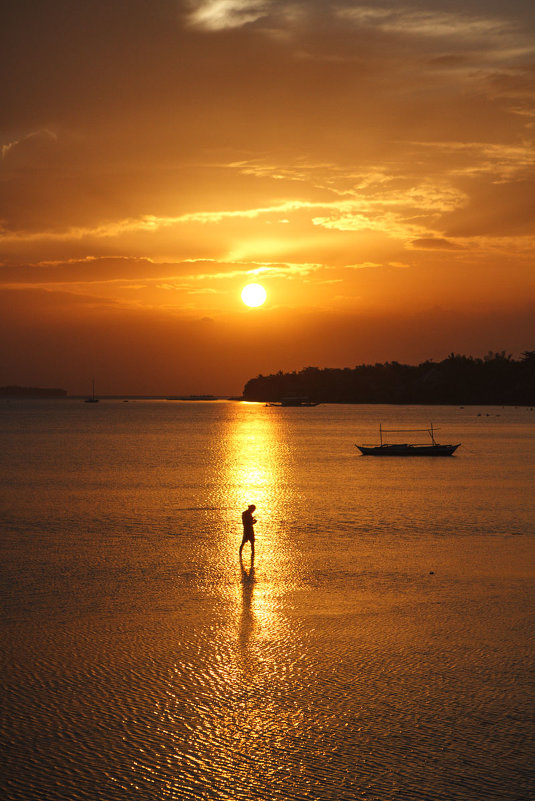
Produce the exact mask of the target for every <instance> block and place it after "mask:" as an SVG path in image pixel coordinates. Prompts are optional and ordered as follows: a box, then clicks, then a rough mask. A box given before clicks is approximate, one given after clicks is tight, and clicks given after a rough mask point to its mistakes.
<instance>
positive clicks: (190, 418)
mask: <svg viewBox="0 0 535 801" xmlns="http://www.w3.org/2000/svg"><path fill="white" fill-rule="evenodd" d="M431 421H432V422H433V424H434V425H435V426H437V427H438V428H439V431H438V439H439V441H442V442H448V443H449V442H452V443H455V442H461V443H462V446H461V448H459V450H458V451H457V455H456V456H454V457H452V458H445V459H429V458H416V459H377V458H375V459H374V458H373V457H362V456H360V455H359V454H358V451H357V450H356V448H355V447H354V443H355V442H370V441H374V440H375V439H376V438H377V430H378V424H379V422H382V423H383V425H385V426H386V427H388V426H390V427H392V428H396V427H397V428H402V427H410V428H414V427H418V428H420V427H422V426H425V425H427V424H428V423H429V422H431ZM0 435H1V443H2V447H1V451H0V460H1V463H2V469H1V472H0V499H1V504H2V556H1V568H2V582H1V588H0V593H1V599H2V606H3V621H2V660H3V669H2V691H3V716H2V724H1V730H0V734H1V740H2V755H3V757H2V758H3V762H4V769H3V771H2V777H1V778H0V797H1V798H2V799H9V800H10V801H11V800H13V801H15V800H16V801H22V800H23V799H24V801H27V800H28V799H30V800H31V801H33V799H45V800H46V799H51V800H52V799H53V800H54V801H57V800H58V799H65V801H67V800H68V801H76V800H77V799H83V800H84V801H85V800H90V801H94V800H95V799H104V800H105V801H123V800H124V799H136V800H138V799H139V801H145V800H146V801H149V800H150V801H153V800H156V799H162V801H171V799H172V800H173V801H174V800H175V799H176V800H177V801H179V800H181V799H207V800H208V799H225V800H228V801H240V800H241V799H244V800H245V799H266V800H267V799H279V800H282V799H284V800H286V799H288V801H289V800H290V799H292V800H293V799H311V800H312V799H314V800H317V801H327V800H329V801H331V800H332V801H346V800H347V801H349V799H363V800H364V801H390V799H402V800H403V801H407V800H409V801H412V799H422V801H423V800H424V799H425V801H428V800H429V799H433V801H434V800H437V801H438V800H441V799H444V801H455V800H456V799H458V800H459V801H490V800H492V799H496V801H498V800H499V801H527V800H528V799H533V798H535V776H534V771H533V764H534V762H533V756H534V748H533V746H534V741H535V729H534V725H533V722H534V714H533V712H534V705H533V699H534V686H533V685H534V679H533V672H532V670H531V668H532V666H533V650H534V649H533V628H534V627H533V619H534V618H533V611H534V603H533V585H534V575H535V570H534V559H533V556H534V550H535V548H534V543H535V492H534V491H533V490H534V477H535V412H533V411H530V410H529V409H525V408H505V409H503V408H482V409H478V408H473V407H467V408H465V409H459V408H454V407H438V408H436V407H435V408H429V407H389V406H330V405H327V406H320V407H317V408H313V409H280V408H269V407H265V406H263V405H260V404H238V403H231V402H216V403H182V402H165V401H159V402H158V401H139V402H132V401H130V402H128V403H124V402H120V401H115V402H114V401H107V402H106V401H105V402H101V403H99V404H95V405H89V404H84V403H81V402H79V401H70V400H66V401H37V402H33V401H20V402H10V403H9V402H6V401H4V402H2V403H0ZM249 503H255V504H256V506H257V511H256V513H255V514H256V517H257V519H258V523H257V526H256V529H257V549H256V550H257V553H256V560H255V564H254V566H252V567H251V565H250V562H249V553H248V552H247V554H246V558H245V559H244V565H243V566H240V562H239V560H238V546H239V543H240V539H241V520H240V515H241V511H242V510H243V509H245V508H246V506H247V505H248V504H249Z"/></svg>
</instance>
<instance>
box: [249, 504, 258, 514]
mask: <svg viewBox="0 0 535 801" xmlns="http://www.w3.org/2000/svg"><path fill="white" fill-rule="evenodd" d="M255 509H256V506H255V505H254V503H250V504H249V511H250V512H254V510H255Z"/></svg>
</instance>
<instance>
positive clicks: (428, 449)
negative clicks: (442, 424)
mask: <svg viewBox="0 0 535 801" xmlns="http://www.w3.org/2000/svg"><path fill="white" fill-rule="evenodd" d="M436 430H437V429H436V428H433V423H430V425H429V428H408V429H407V428H405V429H397V428H389V429H387V428H383V427H382V425H379V438H380V444H379V445H355V447H356V448H358V449H359V451H360V452H361V453H362V455H363V456H452V455H453V454H454V453H455V451H456V450H457V448H458V447H459V445H460V444H461V443H460V442H459V443H458V444H457V445H439V443H438V442H437V441H436V439H435V431H436ZM416 431H427V433H428V434H429V436H430V437H431V445H418V444H413V445H409V444H407V443H402V444H389V443H387V442H383V434H400V433H403V434H406V433H414V432H416Z"/></svg>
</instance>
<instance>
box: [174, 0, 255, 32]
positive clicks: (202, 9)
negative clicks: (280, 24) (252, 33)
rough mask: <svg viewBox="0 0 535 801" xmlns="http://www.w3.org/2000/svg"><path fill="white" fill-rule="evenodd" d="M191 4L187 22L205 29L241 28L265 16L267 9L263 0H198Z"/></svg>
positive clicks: (194, 26)
mask: <svg viewBox="0 0 535 801" xmlns="http://www.w3.org/2000/svg"><path fill="white" fill-rule="evenodd" d="M192 6H193V7H192V10H191V11H190V13H189V15H188V22H189V24H190V25H191V26H192V27H193V28H200V29H201V30H206V31H221V30H225V29H228V28H242V27H243V26H244V25H247V24H249V23H251V22H256V21H257V20H258V19H261V18H262V17H264V16H266V14H267V13H268V9H269V3H268V2H266V1H265V0H200V2H196V3H193V4H192Z"/></svg>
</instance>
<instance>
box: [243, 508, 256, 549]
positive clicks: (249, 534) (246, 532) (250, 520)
mask: <svg viewBox="0 0 535 801" xmlns="http://www.w3.org/2000/svg"><path fill="white" fill-rule="evenodd" d="M255 509H256V506H255V505H254V503H252V504H251V505H250V506H248V508H247V509H246V510H245V512H242V515H241V520H242V523H243V539H242V541H241V545H240V557H241V552H242V551H243V546H244V545H245V543H246V542H250V543H251V559H254V524H255V523H256V517H253V512H254V510H255Z"/></svg>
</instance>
